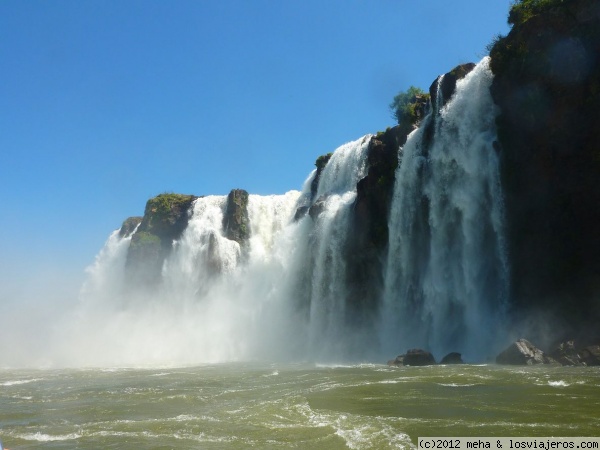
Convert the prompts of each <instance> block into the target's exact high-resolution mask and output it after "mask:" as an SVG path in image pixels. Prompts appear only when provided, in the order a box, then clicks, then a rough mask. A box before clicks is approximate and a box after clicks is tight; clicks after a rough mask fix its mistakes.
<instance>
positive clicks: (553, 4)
mask: <svg viewBox="0 0 600 450" xmlns="http://www.w3.org/2000/svg"><path fill="white" fill-rule="evenodd" d="M567 3H568V2H567V1H565V0H518V1H516V2H514V3H513V4H512V6H511V8H510V12H509V14H508V23H509V24H510V25H521V24H523V23H525V22H526V21H528V20H529V19H531V18H532V17H533V16H536V15H538V14H542V13H545V12H548V11H550V10H551V9H552V8H559V7H564V6H566V4H567Z"/></svg>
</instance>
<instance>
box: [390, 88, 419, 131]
mask: <svg viewBox="0 0 600 450" xmlns="http://www.w3.org/2000/svg"><path fill="white" fill-rule="evenodd" d="M424 95H425V91H423V90H422V89H419V88H418V87H415V86H411V87H409V88H408V89H407V90H406V91H404V92H399V93H398V95H396V96H395V97H394V100H393V101H392V103H390V111H391V112H392V117H394V119H396V120H397V121H398V123H399V124H400V123H402V122H406V121H408V122H410V123H414V121H415V118H416V111H415V105H416V103H417V99H418V98H419V97H422V96H424Z"/></svg>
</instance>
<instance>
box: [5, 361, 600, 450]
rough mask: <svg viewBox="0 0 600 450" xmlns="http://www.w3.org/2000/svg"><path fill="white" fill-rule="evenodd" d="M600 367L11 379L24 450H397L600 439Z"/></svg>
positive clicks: (18, 445)
mask: <svg viewBox="0 0 600 450" xmlns="http://www.w3.org/2000/svg"><path fill="white" fill-rule="evenodd" d="M598 435H600V369H599V368H586V367H583V368H569V367H518V368H515V367H503V366H496V365H484V366H475V365H463V366H432V367H401V368H390V367H387V366H383V365H371V364H368V365H356V366H326V365H315V364H248V363H236V364H233V363H228V364H219V365H209V366H200V367H188V368H177V369H173V368H162V369H77V370H74V369H70V370H7V369H3V370H0V438H1V439H2V441H3V443H4V446H5V447H7V448H9V449H10V450H15V449H42V448H43V449H243V448H257V449H276V448H277V449H279V448H281V449H283V448H306V449H308V448H311V449H344V448H352V449H386V448H414V447H415V443H416V440H417V438H418V437H419V436H423V437H424V436H498V437H501V436H598Z"/></svg>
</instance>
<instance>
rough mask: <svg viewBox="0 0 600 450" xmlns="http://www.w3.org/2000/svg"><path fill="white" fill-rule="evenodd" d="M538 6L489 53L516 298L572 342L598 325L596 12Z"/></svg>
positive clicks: (587, 4)
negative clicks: (580, 331) (562, 328)
mask: <svg viewBox="0 0 600 450" xmlns="http://www.w3.org/2000/svg"><path fill="white" fill-rule="evenodd" d="M530 3H536V2H530ZM537 3H539V4H540V5H541V6H539V7H538V8H537V9H524V8H523V7H520V8H517V9H515V8H514V7H513V11H512V12H511V16H510V17H509V20H510V21H511V22H512V23H514V26H513V28H512V30H511V32H510V33H509V35H508V36H506V37H505V38H501V39H499V40H498V41H497V42H496V44H495V45H494V47H493V48H492V51H491V53H490V56H491V57H492V64H491V67H492V70H493V72H494V75H495V79H494V82H493V85H492V95H493V98H494V101H495V102H496V103H497V104H498V106H499V107H500V109H501V114H500V115H499V117H498V119H497V126H498V135H499V141H500V144H501V145H500V155H501V164H502V168H501V171H502V183H503V189H504V193H505V202H506V205H505V206H506V216H507V221H508V224H507V225H508V235H509V244H508V245H509V248H508V251H509V258H510V261H511V270H512V277H511V278H512V291H513V292H512V295H511V297H512V298H513V301H514V307H515V309H516V310H518V311H524V310H531V309H533V310H538V309H539V310H543V311H544V313H546V314H548V313H549V314H550V316H551V317H552V318H553V319H551V320H554V323H555V324H559V325H561V326H565V327H566V328H565V330H566V332H567V333H573V332H574V331H575V330H574V327H575V325H576V324H577V328H579V329H581V328H582V326H583V325H582V324H588V325H589V324H593V323H597V320H598V318H600V307H599V306H598V305H599V304H600V231H599V230H600V227H599V224H600V183H599V180H600V113H599V111H600V2H599V1H597V0H569V1H555V2H544V3H542V2H537ZM523 11H525V13H526V14H524V12H523ZM584 328H585V332H584V335H587V334H589V333H590V332H592V333H593V332H594V331H592V330H593V329H594V327H590V326H587V327H586V326H584ZM596 332H597V331H596Z"/></svg>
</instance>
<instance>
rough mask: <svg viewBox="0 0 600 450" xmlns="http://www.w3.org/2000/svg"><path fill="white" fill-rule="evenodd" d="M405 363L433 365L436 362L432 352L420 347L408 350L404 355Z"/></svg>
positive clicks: (410, 364)
mask: <svg viewBox="0 0 600 450" xmlns="http://www.w3.org/2000/svg"><path fill="white" fill-rule="evenodd" d="M403 363H404V365H405V366H431V365H434V364H436V362H435V358H434V357H433V355H432V354H431V352H428V351H427V350H422V349H420V348H413V349H411V350H408V351H407V352H406V355H404V359H403Z"/></svg>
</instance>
